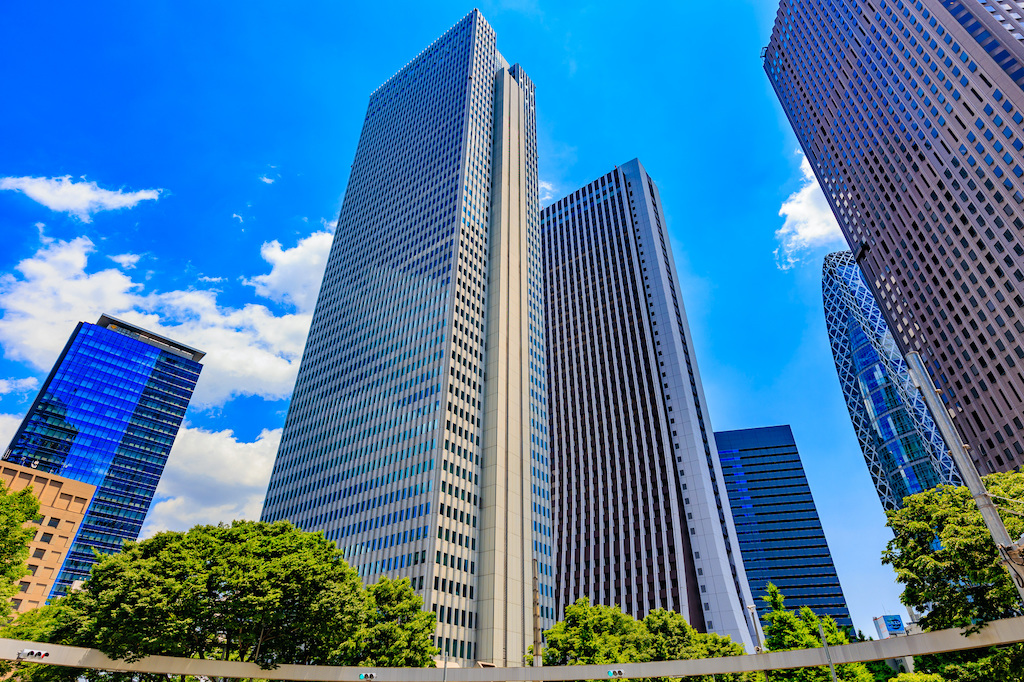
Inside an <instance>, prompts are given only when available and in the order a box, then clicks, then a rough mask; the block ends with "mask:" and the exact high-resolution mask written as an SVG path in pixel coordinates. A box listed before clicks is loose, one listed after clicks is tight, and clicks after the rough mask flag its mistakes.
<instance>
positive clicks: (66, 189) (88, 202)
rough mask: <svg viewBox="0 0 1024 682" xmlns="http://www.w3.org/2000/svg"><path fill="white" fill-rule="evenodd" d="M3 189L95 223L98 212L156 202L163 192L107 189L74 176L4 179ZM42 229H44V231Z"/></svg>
mask: <svg viewBox="0 0 1024 682" xmlns="http://www.w3.org/2000/svg"><path fill="white" fill-rule="evenodd" d="M0 189H9V190H14V191H16V192H23V193H24V194H25V195H26V196H28V197H29V198H30V199H33V200H34V201H37V202H38V203H40V204H42V205H43V206H46V207H47V208H49V209H50V210H52V211H59V212H62V213H69V214H71V215H73V216H75V217H77V218H78V219H79V220H81V221H82V222H83V223H88V222H90V221H91V220H92V214H93V213H96V212H98V211H110V210H113V209H118V208H131V207H133V206H135V205H136V204H137V203H139V202H140V201H145V200H147V199H156V198H157V197H159V196H160V192H162V191H163V190H159V189H143V190H139V191H137V192H124V191H122V190H116V191H113V190H109V189H103V188H102V187H100V186H99V185H97V184H96V183H95V182H86V181H85V179H84V178H83V179H82V181H81V182H74V181H73V180H72V179H71V176H70V175H65V176H64V177H61V178H30V177H22V178H12V177H6V178H0ZM40 229H42V228H40Z"/></svg>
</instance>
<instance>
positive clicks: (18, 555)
mask: <svg viewBox="0 0 1024 682" xmlns="http://www.w3.org/2000/svg"><path fill="white" fill-rule="evenodd" d="M38 513H39V500H37V499H36V497H35V495H33V494H32V488H31V487H28V488H24V489H22V490H19V491H18V492H16V493H12V492H11V491H10V490H9V489H8V488H7V487H6V486H4V485H3V484H2V483H0V598H2V599H3V601H4V603H5V604H6V606H5V607H4V609H6V610H5V611H4V613H3V616H4V620H6V617H7V616H8V615H10V607H11V604H10V599H11V597H13V596H14V595H16V594H17V593H18V589H19V588H18V585H16V584H15V583H16V581H18V580H20V579H21V578H23V577H25V576H26V575H28V566H26V565H25V559H27V558H28V543H29V542H31V541H32V537H33V535H35V532H36V529H35V528H32V527H29V528H25V523H26V522H27V521H30V520H32V519H34V518H35V517H36V515H37V514H38Z"/></svg>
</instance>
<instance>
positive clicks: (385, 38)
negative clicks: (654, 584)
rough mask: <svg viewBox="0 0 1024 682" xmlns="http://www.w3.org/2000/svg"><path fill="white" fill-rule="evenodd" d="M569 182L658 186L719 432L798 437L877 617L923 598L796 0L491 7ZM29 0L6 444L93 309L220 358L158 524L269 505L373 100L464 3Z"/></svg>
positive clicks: (6, 26) (23, 6) (839, 552)
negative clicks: (869, 378)
mask: <svg viewBox="0 0 1024 682" xmlns="http://www.w3.org/2000/svg"><path fill="white" fill-rule="evenodd" d="M478 6H479V7H480V9H481V10H482V11H483V13H484V15H485V16H486V17H487V19H488V21H489V22H490V23H491V24H492V25H493V26H494V28H495V30H496V31H497V34H498V48H499V49H500V50H501V51H502V53H503V54H504V55H505V56H506V58H508V59H509V60H510V61H512V62H517V61H518V62H520V63H521V64H523V66H524V67H525V69H526V70H527V72H528V73H529V74H530V76H531V77H532V78H533V80H534V82H535V83H536V84H537V98H538V134H539V141H540V142H539V144H540V150H539V151H540V179H541V182H542V187H543V188H544V189H545V191H546V192H548V193H549V194H550V195H551V196H552V197H555V198H557V197H558V196H561V194H562V193H567V192H568V191H570V190H572V189H575V188H576V187H578V186H579V185H582V184H584V183H586V182H588V181H589V180H591V179H593V178H595V177H597V176H598V175H601V174H603V173H605V172H607V171H608V170H609V169H610V168H611V167H612V166H613V165H615V164H617V163H622V162H624V161H627V160H629V159H632V158H634V157H639V158H640V159H641V161H642V162H643V163H644V165H645V166H646V168H647V170H648V172H649V173H650V174H651V176H652V177H653V178H654V180H655V181H656V182H657V183H658V185H659V188H660V190H661V195H662V199H663V203H664V209H665V211H666V213H667V217H668V221H669V227H670V231H671V234H672V245H673V249H674V252H675V255H676V264H677V266H678V268H679V270H680V273H679V274H680V280H681V283H682V288H683V294H684V296H685V300H686V307H687V311H688V315H689V320H690V325H691V328H692V329H693V333H694V336H695V345H696V352H697V356H698V361H699V364H700V369H701V373H702V377H703V380H704V386H705V390H706V392H707V394H708V402H709V405H710V409H711V416H712V422H713V425H714V427H715V428H716V429H719V430H723V429H733V428H745V427H754V426H767V425H772V424H780V423H788V424H791V425H792V427H793V432H794V434H795V435H796V439H797V443H798V447H799V449H800V452H801V454H802V456H803V459H804V464H805V467H806V469H807V473H808V477H809V479H810V482H811V487H812V490H813V492H814V496H815V499H816V501H817V504H818V509H819V512H820V514H821V517H822V522H823V524H824V526H825V531H826V534H827V536H828V540H829V544H830V546H831V548H832V552H833V555H834V557H835V561H836V565H837V568H838V570H839V576H840V580H841V581H842V583H843V587H844V589H845V591H846V595H847V599H848V601H849V602H850V607H851V610H852V612H853V616H854V621H855V623H856V624H857V626H858V627H860V628H861V629H863V630H864V631H865V633H869V632H873V628H872V626H871V618H872V616H875V615H881V614H882V613H894V612H897V613H898V612H899V602H898V594H899V590H898V587H897V586H896V585H895V583H894V579H893V575H892V572H891V571H890V570H889V569H888V568H887V567H883V566H881V565H880V562H879V555H880V552H881V550H882V548H883V547H884V545H885V542H886V541H887V539H888V537H889V536H888V531H887V529H886V528H885V527H884V515H883V514H882V511H881V506H880V504H879V502H878V498H877V496H876V495H875V492H874V489H873V488H872V486H871V483H870V479H869V478H868V474H867V470H866V468H865V466H864V462H863V459H862V457H861V454H860V451H859V449H858V447H857V443H856V439H855V438H854V435H853V430H852V427H851V426H850V422H849V417H848V415H847V412H846V408H845V405H844V403H843V399H842V395H841V393H840V391H839V385H838V381H837V379H836V375H835V369H834V366H833V364H832V357H831V353H830V351H829V347H828V340H827V336H826V332H825V324H824V317H823V314H822V310H821V286H820V272H821V259H822V256H823V255H824V254H825V253H827V252H828V251H829V250H834V249H835V248H839V247H842V246H843V244H842V241H841V238H839V237H838V230H837V228H836V226H835V223H834V221H833V220H832V219H831V216H830V214H829V213H828V211H827V207H826V205H825V202H824V198H823V197H822V196H821V194H820V191H819V190H818V189H817V185H816V183H814V182H813V180H811V179H809V169H807V168H806V164H804V167H803V168H801V161H802V156H801V155H800V154H799V153H798V152H797V143H796V140H795V138H794V136H793V134H792V131H791V130H790V128H789V125H788V123H787V122H786V120H785V116H784V114H783V113H782V110H781V109H780V108H779V106H778V103H777V101H776V99H775V97H774V94H773V93H772V91H771V87H770V85H769V83H768V80H767V78H766V77H765V75H764V72H763V71H762V69H761V63H760V59H759V54H760V50H761V47H762V46H763V45H765V44H766V43H767V41H768V36H769V34H770V31H771V25H772V22H773V20H774V14H775V9H776V5H775V3H773V2H771V0H760V1H749V0H748V1H743V0H741V1H739V2H736V3H733V4H731V5H730V7H729V14H728V16H727V17H726V16H723V14H722V12H721V6H719V5H716V4H715V3H651V4H645V3H633V4H624V3H619V2H614V3H613V2H587V3H547V2H539V1H538V2H529V1H526V0H523V1H520V2H483V3H482V4H480V5H478ZM104 8H105V9H104V11H102V12H101V11H98V10H97V9H96V8H95V7H94V6H92V5H81V4H76V3H67V4H62V3H46V4H43V3H16V4H14V5H11V6H10V7H8V8H6V12H5V14H6V19H5V21H4V22H2V23H0V82H2V83H4V88H5V92H6V97H5V106H4V107H0V130H3V131H4V136H3V137H4V142H3V144H2V145H0V233H2V235H3V244H4V248H3V249H2V250H0V350H2V357H0V441H3V442H4V443H6V442H7V439H8V438H9V436H10V434H11V432H12V431H13V429H14V428H15V427H16V425H17V422H18V421H19V420H20V418H21V416H22V415H23V413H24V411H25V409H27V407H28V405H29V403H30V401H31V399H32V397H33V396H34V393H35V390H36V389H37V388H38V386H39V384H40V382H41V381H42V380H43V379H44V378H45V375H46V372H47V371H48V369H49V368H50V366H51V365H52V363H53V361H54V359H55V358H56V355H57V353H58V352H59V350H60V348H61V347H62V346H63V344H64V342H65V341H66V340H67V337H68V334H69V333H70V332H71V331H72V329H73V328H74V323H75V322H77V321H78V320H87V321H95V319H96V318H98V317H99V314H100V313H101V312H107V313H110V314H114V315H118V316H122V317H125V318H127V319H130V320H132V321H135V322H138V323H141V324H144V325H148V326H149V327H151V328H154V329H156V330H159V331H162V332H164V333H166V334H168V335H169V336H171V337H173V338H177V339H179V340H181V341H183V342H185V343H188V344H190V345H193V346H196V347H199V348H202V349H203V350H205V351H207V352H208V356H207V358H206V361H205V363H206V369H205V370H204V372H203V376H202V378H201V380H200V384H199V387H198V389H197V393H196V397H195V399H194V401H193V405H192V407H190V409H189V412H188V415H187V417H186V426H185V428H184V429H183V430H182V433H181V434H180V435H179V438H178V441H177V443H176V445H175V448H174V451H173V452H172V454H171V459H170V461H169V463H168V467H167V470H166V472H165V476H164V479H163V481H162V482H161V487H160V490H159V491H158V499H157V502H156V504H155V505H154V508H153V510H152V512H151V515H150V518H149V521H148V523H147V528H146V531H145V532H147V533H152V532H156V531H158V530H161V529H165V528H172V529H184V528H187V527H189V526H191V525H192V524H194V523H199V522H215V521H218V520H228V519H231V518H237V517H241V516H249V517H252V516H254V515H258V513H259V509H260V506H261V504H262V499H263V493H264V491H265V486H266V481H267V478H268V476H269V473H270V467H271V465H272V462H273V457H274V453H275V451H276V445H277V439H278V438H279V437H280V428H281V426H282V424H283V422H284V415H285V412H286V410H287V405H288V397H289V394H290V392H291V388H292V382H293V381H294V376H295V372H296V371H297V369H298V362H299V358H300V355H301V352H302V345H303V343H304V340H305V334H306V331H307V329H308V326H309V320H310V314H311V309H312V305H313V302H314V300H315V296H316V291H317V289H318V286H319V279H320V274H321V273H322V271H323V264H324V259H325V257H326V249H327V248H328V247H329V245H330V239H331V235H330V230H331V229H332V227H333V225H332V221H333V219H334V218H335V217H336V216H337V213H338V209H339V207H340V203H341V198H342V194H343V192H344V188H345V183H346V180H347V177H348V169H349V165H350V164H351V162H352V158H353V155H354V152H355V146H356V142H357V139H358V135H359V129H360V125H361V123H362V119H363V115H364V112H365V107H366V101H367V98H368V96H369V93H370V92H371V91H372V90H373V89H375V88H376V87H377V86H378V85H380V84H381V83H382V82H383V81H384V80H386V79H387V78H388V77H389V76H390V75H391V74H393V73H394V72H395V71H397V70H398V69H400V68H401V67H402V66H403V65H404V64H405V63H407V62H408V61H409V60H410V59H411V58H412V57H414V56H415V55H416V54H417V53H418V52H419V51H420V50H422V49H423V48H424V47H426V46H427V45H428V44H429V43H430V42H431V41H432V40H433V39H434V38H436V37H437V36H439V35H440V34H441V33H442V32H443V31H444V30H445V29H447V28H448V27H449V26H450V25H452V24H454V23H455V22H456V21H457V20H458V19H459V18H461V17H462V16H463V15H465V14H466V13H467V12H468V11H469V10H470V9H471V8H472V5H469V4H459V3H440V2H439V3H423V2H418V3H412V2H410V3H401V2H398V3H389V4H388V5H386V6H385V5H376V4H369V3H327V2H324V3H314V2H308V3H270V2H244V3H231V2H223V3H195V2H178V3H171V2H149V3H128V2H125V3H120V4H118V3H107V4H105V5H104Z"/></svg>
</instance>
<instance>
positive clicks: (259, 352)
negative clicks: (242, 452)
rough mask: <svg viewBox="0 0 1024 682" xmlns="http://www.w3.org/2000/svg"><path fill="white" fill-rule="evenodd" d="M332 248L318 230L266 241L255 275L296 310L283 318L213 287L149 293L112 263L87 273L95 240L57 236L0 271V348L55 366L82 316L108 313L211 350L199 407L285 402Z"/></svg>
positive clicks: (265, 290)
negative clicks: (231, 300)
mask: <svg viewBox="0 0 1024 682" xmlns="http://www.w3.org/2000/svg"><path fill="white" fill-rule="evenodd" d="M311 247H316V248H320V249H322V250H323V252H322V253H320V254H316V253H313V251H315V248H311ZM329 247H330V240H329V239H325V238H324V237H323V235H321V234H320V233H317V234H314V235H311V236H310V237H307V238H306V239H304V240H302V241H300V242H299V245H298V246H296V247H295V248H293V249H281V248H280V245H277V246H276V247H274V246H273V245H264V257H265V258H266V259H267V261H268V262H270V264H271V265H272V268H271V271H270V273H268V274H267V275H263V276H258V277H255V278H253V280H252V281H253V285H254V287H255V289H256V292H257V293H258V294H259V295H261V296H268V297H270V298H272V299H273V300H275V301H281V302H290V303H293V304H294V305H295V306H296V307H297V308H298V310H297V311H296V312H294V313H287V314H283V315H277V314H275V313H273V312H271V311H270V310H268V309H267V307H266V306H264V305H259V304H257V303H249V304H247V305H245V306H243V307H241V308H231V307H227V306H222V305H220V304H219V303H218V301H217V295H218V293H217V292H216V291H211V290H202V289H185V290H173V291H166V292H160V291H147V290H146V288H145V287H146V285H145V284H144V283H142V282H137V281H135V280H133V279H132V278H131V277H130V276H129V275H127V274H126V273H124V272H122V271H120V270H118V269H116V268H110V269H106V270H99V271H95V272H90V271H89V270H88V268H87V266H88V262H89V256H90V255H91V254H92V253H93V252H94V251H95V250H96V247H95V245H94V244H93V242H92V241H91V240H89V239H88V238H87V237H78V238H76V239H73V240H71V241H63V240H53V241H51V242H49V243H45V244H43V245H42V246H41V247H40V249H39V250H38V251H37V252H36V253H35V254H34V255H33V256H31V257H30V258H26V259H25V260H23V261H21V262H20V263H18V264H17V266H15V271H16V272H15V273H7V274H4V275H0V317H2V319H3V324H2V325H0V345H2V346H3V349H4V354H5V356H6V357H7V358H8V359H11V360H16V361H23V362H27V363H29V364H30V365H32V366H33V367H35V368H37V369H39V370H49V369H50V367H51V366H52V364H53V362H54V360H55V359H56V357H57V355H58V354H59V352H60V350H61V348H63V346H64V343H65V342H66V341H67V338H68V335H69V334H70V333H71V332H72V330H73V329H74V326H75V324H76V323H77V322H78V321H80V320H84V321H88V322H94V321H95V320H97V319H98V318H99V316H100V314H102V313H108V314H111V315H114V316H116V317H120V318H122V319H124V320H125V321H128V322H132V323H135V324H138V325H140V326H142V327H145V328H147V329H150V330H152V331H154V332H157V333H159V334H164V335H166V336H168V337H170V338H172V339H175V340H177V341H180V342H182V343H185V344H188V345H190V346H193V347H195V348H199V349H202V350H204V351H206V352H207V356H206V358H204V360H203V364H204V369H203V372H202V375H201V376H200V378H199V384H198V386H197V387H196V393H195V398H194V400H193V402H195V403H197V404H199V405H201V406H209V405H219V404H223V403H224V402H226V401H227V400H230V399H231V398H232V397H234V396H239V395H252V396H260V397H262V398H265V399H267V400H280V399H283V398H287V397H288V396H289V395H290V394H291V390H292V387H293V384H294V381H295V374H296V372H297V371H298V365H299V360H300V358H301V355H302V348H303V345H304V344H305V341H306V334H307V332H308V331H309V324H310V321H311V319H312V313H311V310H310V309H311V308H312V305H313V302H314V301H315V298H316V287H317V285H318V284H319V280H320V277H321V276H322V272H323V263H324V261H325V259H326V252H327V249H328V248H329ZM296 254H298V255H299V256H300V257H298V258H295V259H294V261H293V260H292V257H293V255H296ZM302 269H305V272H304V273H303V272H301V270H302ZM289 287H294V288H291V289H290V288H289Z"/></svg>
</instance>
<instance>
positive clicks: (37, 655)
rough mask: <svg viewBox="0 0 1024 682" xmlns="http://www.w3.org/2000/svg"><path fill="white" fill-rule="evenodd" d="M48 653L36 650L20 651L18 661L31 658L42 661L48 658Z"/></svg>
mask: <svg viewBox="0 0 1024 682" xmlns="http://www.w3.org/2000/svg"><path fill="white" fill-rule="evenodd" d="M49 655H50V652H49V651H39V650H38V649H22V650H21V651H19V652H18V658H19V659H26V658H33V659H42V658H47V657H49Z"/></svg>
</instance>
